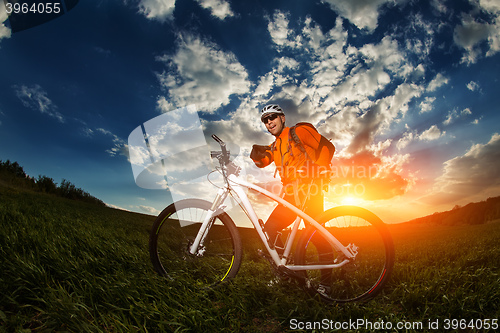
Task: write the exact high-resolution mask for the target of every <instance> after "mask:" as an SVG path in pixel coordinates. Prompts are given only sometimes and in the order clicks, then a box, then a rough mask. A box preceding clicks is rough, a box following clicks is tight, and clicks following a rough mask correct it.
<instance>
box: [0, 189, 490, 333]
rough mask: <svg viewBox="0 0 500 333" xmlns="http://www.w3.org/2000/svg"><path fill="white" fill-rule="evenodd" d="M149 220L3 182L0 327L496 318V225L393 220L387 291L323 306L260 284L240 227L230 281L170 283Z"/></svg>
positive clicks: (249, 328)
mask: <svg viewBox="0 0 500 333" xmlns="http://www.w3.org/2000/svg"><path fill="white" fill-rule="evenodd" d="M153 220H154V218H153V217H151V216H146V215H141V214H135V213H128V212H123V211H119V210H115V209H111V208H106V207H99V206H97V205H92V204H86V203H82V202H77V201H71V200H67V199H63V198H59V197H55V196H51V195H45V194H41V193H34V192H30V191H27V190H21V189H15V188H7V187H5V186H1V184H0V332H30V331H31V332H52V331H58V332H163V331H164V332H172V331H178V332H255V331H259V332H281V331H287V330H288V329H289V327H290V323H291V320H293V319H297V320H299V321H308V322H312V321H321V320H323V319H328V320H334V321H339V322H344V321H349V320H354V321H355V320H357V319H363V318H364V319H366V320H370V321H372V322H380V321H382V320H383V321H384V322H390V323H392V324H393V325H396V323H397V322H400V321H408V322H413V321H422V322H423V324H424V327H426V325H427V323H428V320H432V321H435V320H440V324H441V327H442V325H443V323H444V320H445V319H447V318H449V319H467V320H470V319H479V318H485V319H486V318H488V319H498V317H499V310H498V303H499V300H500V275H499V273H500V269H499V268H498V262H499V258H500V247H499V245H498V239H500V223H499V222H494V223H488V224H483V225H475V226H455V227H444V226H420V225H405V226H391V232H392V234H393V238H394V243H395V248H396V264H395V268H394V272H393V275H392V278H391V280H390V282H389V284H388V285H387V286H386V288H385V289H384V292H383V293H382V294H381V295H379V296H378V297H377V298H375V299H374V300H372V301H370V302H367V303H353V304H347V305H342V306H340V305H330V306H326V305H325V304H323V303H321V302H320V301H318V300H316V299H312V298H310V297H309V296H308V295H307V294H306V293H305V292H304V291H302V290H301V289H299V288H298V287H297V286H295V285H294V284H291V283H287V282H279V283H277V284H273V286H272V287H271V286H269V285H268V284H269V281H270V280H272V279H273V273H272V272H271V270H270V268H269V266H268V264H267V263H266V262H265V261H264V260H262V259H260V258H259V257H258V256H257V255H256V252H255V246H256V245H255V243H254V238H253V237H250V236H251V234H250V233H249V231H247V230H245V231H244V233H243V234H242V238H243V239H244V242H245V246H244V258H245V259H244V261H243V264H242V268H241V270H240V273H239V274H238V276H237V277H236V279H234V280H233V281H232V283H230V284H226V285H223V286H221V287H220V288H217V289H216V290H213V291H203V292H200V291H196V290H192V289H191V288H190V286H189V285H186V284H184V283H183V281H174V282H170V281H167V280H165V279H163V278H161V277H159V276H158V275H157V274H156V273H155V272H154V271H153V269H152V266H151V264H150V262H149V254H148V236H149V229H150V227H151V225H152V222H153ZM342 331H346V330H342ZM357 331H365V330H363V329H358V330H357ZM392 331H395V330H392ZM408 331H412V330H408ZM414 331H418V332H423V331H426V330H425V329H424V330H414ZM469 331H474V330H469Z"/></svg>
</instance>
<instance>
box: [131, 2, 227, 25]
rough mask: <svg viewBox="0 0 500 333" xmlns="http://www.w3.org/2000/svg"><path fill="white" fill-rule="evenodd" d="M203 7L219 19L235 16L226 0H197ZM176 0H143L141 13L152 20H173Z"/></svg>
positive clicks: (140, 7)
mask: <svg viewBox="0 0 500 333" xmlns="http://www.w3.org/2000/svg"><path fill="white" fill-rule="evenodd" d="M196 1H197V2H198V3H199V4H200V6H201V7H203V8H205V9H208V10H209V11H210V13H211V14H212V15H213V16H215V17H217V18H218V19H221V20H224V19H226V18H227V17H231V16H234V13H233V11H232V10H231V7H230V5H229V2H227V1H224V0H196ZM175 2H176V0H141V1H140V2H139V13H140V14H142V15H144V16H146V17H147V18H148V19H150V20H157V21H160V22H165V21H169V20H173V18H174V10H175Z"/></svg>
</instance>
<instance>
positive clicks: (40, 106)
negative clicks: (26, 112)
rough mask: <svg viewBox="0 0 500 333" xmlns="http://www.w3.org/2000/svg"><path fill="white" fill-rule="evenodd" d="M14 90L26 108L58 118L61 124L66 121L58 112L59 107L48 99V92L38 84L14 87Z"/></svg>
mask: <svg viewBox="0 0 500 333" xmlns="http://www.w3.org/2000/svg"><path fill="white" fill-rule="evenodd" d="M13 88H14V91H15V93H16V95H17V97H18V98H19V99H20V100H21V102H22V103H23V105H24V106H25V107H27V108H30V109H33V110H37V111H40V112H41V113H43V114H46V115H49V116H50V117H53V118H56V119H57V120H58V121H60V122H61V123H63V122H64V121H65V119H64V117H63V115H61V114H60V113H59V112H57V111H56V110H57V106H55V105H54V104H53V103H52V101H51V100H50V99H49V98H48V97H47V92H46V91H44V90H43V89H42V87H40V86H39V85H38V84H35V85H33V86H25V85H22V86H14V87H13Z"/></svg>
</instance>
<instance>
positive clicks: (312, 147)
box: [253, 126, 331, 185]
mask: <svg viewBox="0 0 500 333" xmlns="http://www.w3.org/2000/svg"><path fill="white" fill-rule="evenodd" d="M289 132H290V128H289V127H285V128H284V129H283V131H282V132H281V134H280V135H279V136H278V137H277V138H276V141H275V142H274V143H272V144H271V145H269V148H270V152H269V151H268V152H267V153H266V155H265V157H263V158H261V159H259V160H255V159H254V160H253V161H254V162H255V165H256V166H258V167H259V168H264V167H266V166H268V165H269V164H271V163H272V162H274V164H276V170H277V171H278V172H279V175H280V177H281V182H282V183H283V184H285V185H286V184H289V183H291V182H292V181H294V180H295V179H297V178H299V175H298V174H297V171H298V170H300V169H301V168H302V167H303V166H304V165H305V164H306V163H307V162H308V160H307V158H306V156H305V155H304V154H303V153H302V152H301V151H300V149H299V148H298V147H297V146H296V145H295V142H293V140H291V142H292V144H290V141H289V140H288V134H289ZM295 133H296V134H297V136H298V137H299V138H300V141H301V142H302V143H303V146H304V148H305V150H306V152H307V155H308V156H309V157H310V158H311V159H312V160H313V162H314V163H315V164H318V165H328V164H329V163H330V161H329V159H330V156H331V151H330V149H331V148H329V147H328V145H325V144H324V142H323V140H326V138H325V137H323V136H322V135H321V134H319V133H318V132H317V131H316V130H315V129H313V128H311V127H309V126H297V127H296V128H295ZM330 146H331V145H330Z"/></svg>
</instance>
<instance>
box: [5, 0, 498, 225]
mask: <svg viewBox="0 0 500 333" xmlns="http://www.w3.org/2000/svg"><path fill="white" fill-rule="evenodd" d="M66 2H67V3H66V7H65V9H66V11H65V13H64V15H60V16H59V17H57V18H55V19H53V20H50V21H48V22H46V23H42V24H39V25H36V26H33V27H31V28H29V29H25V30H21V31H18V30H19V29H16V27H15V23H14V24H12V22H11V21H12V20H13V19H12V20H11V19H9V17H8V16H7V14H6V10H5V8H3V3H1V4H0V9H1V10H0V73H1V74H0V160H3V161H5V160H11V161H17V162H19V164H20V165H22V166H23V167H24V169H25V171H26V173H27V174H29V175H31V176H34V177H37V176H38V175H45V176H48V177H51V178H53V179H54V181H55V182H57V183H59V182H61V180H62V179H67V180H69V181H70V182H72V183H73V184H75V185H76V186H77V187H79V188H82V189H84V190H85V191H87V192H89V193H90V194H92V195H94V196H96V197H98V198H99V199H101V200H103V201H104V202H105V203H107V204H108V205H109V206H111V207H116V208H121V209H126V210H130V211H135V212H141V213H147V214H153V215H155V214H158V213H159V212H160V211H161V210H162V209H163V208H164V207H165V206H167V205H168V204H169V203H171V202H172V193H171V192H172V191H167V190H165V189H148V188H143V187H140V186H138V184H136V177H135V176H136V175H135V174H134V172H133V169H132V166H131V160H130V153H129V151H130V146H131V144H130V141H129V138H130V135H131V133H133V131H134V130H135V129H137V128H142V129H144V128H145V127H144V126H145V125H144V124H146V123H147V122H148V121H150V120H151V119H166V118H161V117H160V118H157V117H159V116H162V115H165V114H169V112H172V111H174V110H177V109H180V108H184V110H187V109H186V107H188V109H189V110H194V109H192V108H193V107H194V108H195V110H196V115H197V117H196V119H199V123H197V124H199V128H200V129H201V130H202V131H203V134H204V136H205V138H206V142H207V143H209V144H210V147H212V148H215V147H216V146H213V144H212V143H211V142H212V141H211V139H210V135H211V134H217V135H218V136H219V137H220V138H222V139H224V140H225V141H228V142H231V143H232V144H233V146H235V147H237V148H234V149H239V157H238V158H239V160H238V161H239V163H241V164H242V166H243V167H244V169H245V170H246V172H245V175H246V176H247V179H249V180H251V181H253V182H255V183H259V184H264V183H268V185H269V184H274V183H276V182H278V181H279V180H277V179H275V178H273V174H274V167H273V166H270V167H267V168H266V169H264V170H258V169H257V168H255V167H254V166H252V162H251V160H250V159H249V157H248V156H249V152H250V149H251V146H252V145H253V144H270V143H271V142H272V141H273V137H272V136H271V135H270V134H269V133H267V132H266V129H265V127H264V126H263V124H262V123H261V122H260V118H259V109H260V108H261V107H263V106H264V105H266V104H267V103H270V102H272V103H278V104H280V105H281V106H282V107H283V109H284V110H285V113H286V124H287V125H293V124H295V123H297V122H300V121H307V122H310V123H312V124H314V125H315V126H316V127H317V128H318V131H319V132H320V133H321V134H323V135H324V136H325V137H327V138H328V139H330V140H331V141H332V142H333V143H334V145H335V147H336V154H335V156H334V159H333V166H334V171H335V172H336V176H335V177H334V179H333V181H332V183H333V185H332V187H331V188H330V190H329V192H328V193H327V194H326V197H325V200H326V201H325V203H326V206H327V207H331V206H336V205H340V204H356V205H360V206H363V207H366V208H368V209H370V210H372V211H373V212H375V213H376V214H377V215H379V216H380V217H381V218H382V219H383V220H384V221H386V222H388V223H397V222H404V221H407V220H410V219H413V218H417V217H421V216H425V215H429V214H432V213H434V212H437V211H445V210H449V209H452V208H453V207H455V206H456V205H465V204H467V203H469V202H476V201H481V200H485V199H487V198H488V197H493V196H498V195H500V168H499V167H498V164H499V162H500V126H499V124H500V107H499V105H500V94H499V82H498V80H499V79H498V78H499V77H500V2H498V1H497V0H447V1H446V0H430V1H418V0H401V1H395V0H316V1H299V0H286V1H285V0H281V1H274V0H266V1H241V0H239V1H238V0H232V1H231V0H177V1H176V0H164V1H162V0H135V1H133V0H123V1H119V0H113V1H107V0H101V1H80V2H77V3H76V4H75V1H72V2H73V4H72V5H71V6H70V4H69V2H68V1H66ZM72 6H74V7H72ZM70 7H72V8H70ZM170 115H173V113H170ZM172 119H174V118H172ZM171 122H173V123H170V125H173V124H177V125H178V123H176V122H175V120H171ZM179 123H180V122H179ZM141 126H143V127H141ZM175 144H179V142H175ZM204 191H205V190H204V187H198V188H197V193H198V194H199V193H200V192H204ZM194 194H196V193H194ZM182 195H186V193H183V194H182ZM249 195H250V197H251V199H252V200H253V202H254V204H255V206H256V207H257V208H258V210H259V212H268V211H269V209H270V208H269V207H271V206H270V204H269V202H268V201H266V200H263V199H262V198H260V197H257V196H256V195H255V194H254V193H250V194H249ZM263 214H264V213H263ZM237 223H239V224H245V222H238V221H237Z"/></svg>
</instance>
